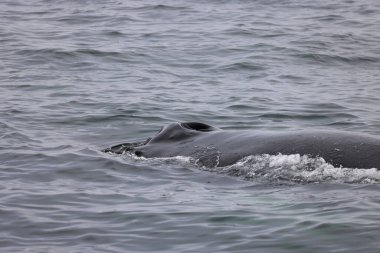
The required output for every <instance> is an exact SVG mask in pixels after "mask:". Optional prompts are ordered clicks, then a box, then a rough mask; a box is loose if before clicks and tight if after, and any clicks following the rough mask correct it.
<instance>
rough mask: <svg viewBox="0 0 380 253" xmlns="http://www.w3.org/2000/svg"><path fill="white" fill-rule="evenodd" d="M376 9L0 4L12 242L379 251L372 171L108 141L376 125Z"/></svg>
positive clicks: (0, 130) (0, 122) (3, 235)
mask: <svg viewBox="0 0 380 253" xmlns="http://www.w3.org/2000/svg"><path fill="white" fill-rule="evenodd" d="M379 14H380V2H379V1H377V0H361V1H353V0H347V1H343V0H339V1H332V2H331V1H301V0H299V1H296V0H287V1H264V0H263V1H260V0H256V1H146V0H144V1H95V0H94V1H60V0H51V1H48V0H45V1H38V0H32V1H21V0H16V1H15V0H8V1H7V0H3V1H1V2H0V56H1V62H0V80H1V83H0V99H1V106H0V115H1V117H0V134H1V139H0V180H1V181H0V251H1V252H146V251H155V252H271V253H273V252H274V253H276V252H379V248H380V242H379V238H378V235H379V234H380V214H379V213H380V186H379V184H378V182H379V180H380V175H379V172H377V171H376V170H369V171H366V172H360V171H357V170H354V169H353V168H334V167H332V166H329V165H328V164H325V163H323V161H322V162H321V161H314V162H316V163H317V164H319V165H318V166H317V170H315V171H307V170H302V168H303V167H302V164H303V162H305V159H306V160H307V159H308V158H307V157H306V158H305V157H299V156H296V155H295V156H285V157H284V156H277V157H265V156H263V157H254V158H252V157H251V158H247V159H246V160H244V161H241V162H239V163H238V164H235V165H234V166H232V167H229V168H223V169H222V170H220V171H217V170H207V169H205V168H200V167H197V166H195V165H194V164H192V163H191V162H189V161H187V160H186V159H183V158H182V159H157V160H155V159H153V160H152V159H147V160H145V159H137V158H134V157H129V156H118V155H110V154H104V153H102V152H100V150H101V149H102V148H104V147H107V146H109V145H111V144H115V143H120V142H123V141H126V140H131V139H141V138H146V137H148V136H150V135H152V133H154V132H156V131H157V130H158V129H159V128H160V127H161V126H162V125H164V124H167V123H169V122H172V121H202V122H205V123H208V124H211V125H215V126H218V127H221V128H225V129H251V130H257V131H259V130H260V129H276V130H281V129H310V128H313V129H314V128H322V129H344V130H348V131H353V132H364V133H369V134H373V135H380V116H379V115H380V102H379V97H380V72H379V69H380V32H379V31H380V16H379ZM249 159H256V160H255V161H256V162H252V161H251V162H250V161H249ZM257 159H261V160H260V162H261V163H263V164H269V165H270V166H266V167H265V168H266V170H265V171H263V170H262V168H261V169H260V168H259V169H257V166H256V165H257ZM255 166H256V167H255ZM279 168H282V170H278V169H279ZM276 169H277V170H276ZM292 170H293V172H294V171H295V174H294V173H290V174H289V171H292Z"/></svg>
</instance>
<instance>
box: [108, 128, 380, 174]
mask: <svg viewBox="0 0 380 253" xmlns="http://www.w3.org/2000/svg"><path fill="white" fill-rule="evenodd" d="M103 151H104V152H111V153H117V154H123V153H125V152H129V153H132V154H135V155H137V156H142V157H145V158H153V157H175V156H188V157H192V158H194V159H196V161H197V163H198V164H200V165H202V166H206V167H223V166H228V165H231V164H234V163H236V162H237V161H239V160H240V159H242V158H244V157H246V156H250V155H261V154H269V155H278V154H283V155H291V154H300V155H308V156H310V157H321V158H323V159H324V160H325V161H326V162H328V163H330V164H332V165H333V166H335V167H341V166H342V167H346V168H361V169H370V168H377V169H380V138H379V137H377V136H373V135H368V134H358V133H352V132H345V131H311V130H302V131H283V132H274V131H228V130H226V131H224V130H222V129H219V128H217V127H213V126H210V125H207V124H204V123H198V122H182V123H179V122H177V123H171V124H169V125H167V126H165V127H163V128H161V130H160V131H159V132H158V133H157V134H155V135H154V136H153V137H152V138H148V139H147V140H145V141H141V142H129V143H122V144H118V145H115V146H112V147H110V148H107V149H105V150H103Z"/></svg>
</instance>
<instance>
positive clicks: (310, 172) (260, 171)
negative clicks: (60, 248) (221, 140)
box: [123, 152, 380, 184]
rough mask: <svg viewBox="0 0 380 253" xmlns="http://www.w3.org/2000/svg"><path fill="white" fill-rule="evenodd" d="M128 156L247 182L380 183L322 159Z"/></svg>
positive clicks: (379, 177)
mask: <svg viewBox="0 0 380 253" xmlns="http://www.w3.org/2000/svg"><path fill="white" fill-rule="evenodd" d="M125 156H127V157H128V159H132V160H135V161H141V162H144V163H145V162H147V163H149V164H150V163H152V162H154V163H155V162H157V161H159V162H160V163H165V164H168V163H169V164H171V163H177V164H178V163H179V164H182V165H184V166H197V167H198V168H200V169H202V170H205V171H210V172H216V173H223V174H227V175H232V176H238V177H243V178H245V179H248V180H251V179H255V180H256V179H257V180H262V179H264V180H268V181H271V182H278V181H281V182H284V181H285V182H286V181H288V182H294V183H324V182H336V183H358V184H373V183H380V171H379V170H377V169H376V168H372V169H361V168H344V167H334V166H333V165H331V164H329V163H327V162H326V161H325V160H324V159H323V158H321V157H309V156H307V155H299V154H292V155H282V154H278V155H268V154H263V155H252V156H247V157H244V158H243V159H241V160H239V161H238V162H236V163H235V164H232V165H230V166H225V167H212V168H210V167H206V166H200V165H199V162H198V159H195V158H192V157H186V156H175V157H166V158H144V157H139V156H136V155H134V154H131V153H129V152H126V153H125V154H124V155H123V157H124V159H125Z"/></svg>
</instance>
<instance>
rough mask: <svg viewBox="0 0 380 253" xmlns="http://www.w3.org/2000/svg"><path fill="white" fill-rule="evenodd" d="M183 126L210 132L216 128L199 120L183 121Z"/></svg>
mask: <svg viewBox="0 0 380 253" xmlns="http://www.w3.org/2000/svg"><path fill="white" fill-rule="evenodd" d="M181 126H182V127H183V128H187V129H190V130H194V131H200V132H209V131H213V130H215V128H214V127H213V126H210V125H207V124H203V123H199V122H183V123H181Z"/></svg>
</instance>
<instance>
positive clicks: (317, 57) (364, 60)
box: [294, 53, 379, 65]
mask: <svg viewBox="0 0 380 253" xmlns="http://www.w3.org/2000/svg"><path fill="white" fill-rule="evenodd" d="M294 57H297V58H301V59H304V60H306V61H307V62H309V63H320V64H322V63H323V64H328V65H335V64H349V65H357V64H374V63H378V62H379V59H378V58H377V57H372V56H352V57H343V56H338V55H327V54H312V53H309V54H297V55H294Z"/></svg>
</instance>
